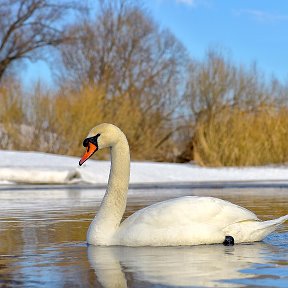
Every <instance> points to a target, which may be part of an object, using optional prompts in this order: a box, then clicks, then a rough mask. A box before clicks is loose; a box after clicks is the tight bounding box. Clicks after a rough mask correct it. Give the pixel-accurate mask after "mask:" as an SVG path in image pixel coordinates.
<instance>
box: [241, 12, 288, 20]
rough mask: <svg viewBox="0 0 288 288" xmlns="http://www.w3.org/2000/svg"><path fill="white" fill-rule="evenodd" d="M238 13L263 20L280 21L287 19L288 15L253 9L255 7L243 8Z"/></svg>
mask: <svg viewBox="0 0 288 288" xmlns="http://www.w3.org/2000/svg"><path fill="white" fill-rule="evenodd" d="M236 14H237V15H243V14H244V15H248V16H250V17H252V18H253V19H255V20H257V21H261V22H279V21H287V20H288V15H284V14H279V13H273V12H266V11H262V10H253V9H242V10H238V11H237V12H236Z"/></svg>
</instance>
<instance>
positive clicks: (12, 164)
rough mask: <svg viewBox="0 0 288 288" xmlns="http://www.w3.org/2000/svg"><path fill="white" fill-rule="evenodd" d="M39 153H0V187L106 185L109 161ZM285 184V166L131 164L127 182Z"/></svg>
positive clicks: (287, 179) (287, 180)
mask: <svg viewBox="0 0 288 288" xmlns="http://www.w3.org/2000/svg"><path fill="white" fill-rule="evenodd" d="M78 161H79V159H78V158H77V157H68V156H61V155H53V154H47V153H39V152H19V151H2V150H0V184H16V183H22V184H71V183H91V184H106V183H107V181H108V175H109V169H110V162H109V161H97V160H91V159H90V160H89V161H87V162H86V163H85V164H84V165H83V166H82V167H79V166H78ZM231 181H259V182H261V181H265V182H270V181H271V182H274V181H281V182H288V167H287V166H273V167H272V166H266V167H248V168H234V167H231V168H205V167H199V166H197V165H192V164H174V163H154V162H132V163H131V178H130V183H135V184H136V183H138V184H141V183H143V184H144V183H177V182H182V183H183V182H187V183H202V182H231Z"/></svg>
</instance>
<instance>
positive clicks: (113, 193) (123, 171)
mask: <svg viewBox="0 0 288 288" xmlns="http://www.w3.org/2000/svg"><path fill="white" fill-rule="evenodd" d="M110 154H111V168H110V175H109V181H108V187H107V191H106V193H105V196H104V198H103V201H102V203H101V206H100V208H99V211H98V212H97V214H96V216H95V218H94V220H93V222H92V223H91V225H90V228H89V230H88V235H87V238H88V239H87V240H88V243H91V244H96V245H101V244H102V245H105V244H106V245H107V244H110V242H109V241H110V239H111V238H112V237H113V234H114V233H115V232H116V231H117V229H118V227H119V225H120V222H121V219H122V216H123V214H124V212H125V209H126V202H127V192H128V185H129V176H130V154H129V145H128V142H127V139H126V137H125V135H124V134H122V135H121V137H120V139H119V141H118V142H117V143H116V144H115V145H114V146H112V147H111V148H110ZM92 238H93V239H92ZM95 241H96V243H95Z"/></svg>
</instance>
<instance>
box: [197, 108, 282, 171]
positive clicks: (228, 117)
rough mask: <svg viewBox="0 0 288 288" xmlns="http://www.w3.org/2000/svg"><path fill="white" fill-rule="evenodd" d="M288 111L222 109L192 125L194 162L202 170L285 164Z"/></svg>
mask: <svg viewBox="0 0 288 288" xmlns="http://www.w3.org/2000/svg"><path fill="white" fill-rule="evenodd" d="M287 139H288V109H287V108H281V109H276V108H275V107H274V106H272V105H263V106H261V107H258V109H257V111H242V110H240V109H239V108H231V107H226V108H223V109H222V110H221V112H219V113H217V114H215V115H214V116H213V117H211V118H210V119H200V120H199V121H198V123H197V124H196V130H195V135H194V141H193V149H194V152H193V153H194V155H193V156H194V159H195V160H196V162H198V163H200V164H202V165H206V166H248V165H265V164H272V163H285V162H287V161H288V142H287Z"/></svg>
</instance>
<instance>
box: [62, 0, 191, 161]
mask: <svg viewBox="0 0 288 288" xmlns="http://www.w3.org/2000/svg"><path fill="white" fill-rule="evenodd" d="M98 3H99V5H98V7H97V12H96V15H94V16H95V17H94V16H93V18H90V19H87V18H86V19H85V20H83V21H82V22H79V23H77V24H76V25H74V27H71V29H70V31H69V33H70V34H71V35H74V36H75V42H70V43H67V44H64V45H62V46H61V60H62V63H63V67H64V69H63V70H62V77H60V79H61V82H62V83H67V82H68V86H69V87H73V88H74V89H75V90H76V91H77V90H78V91H80V90H81V89H83V87H87V86H90V87H93V86H96V87H101V89H103V91H104V95H105V98H106V100H107V101H106V100H105V101H102V103H98V105H101V104H103V103H105V104H104V105H103V108H102V111H105V110H106V111H107V115H109V114H110V112H111V110H113V109H114V110H115V111H114V110H113V111H114V113H113V115H115V117H114V118H113V119H111V118H108V117H106V118H105V119H106V120H105V121H108V120H109V121H113V123H115V124H118V126H120V127H121V128H123V129H124V130H126V131H127V130H131V129H130V128H131V127H132V126H133V131H132V130H131V131H132V132H131V135H128V137H129V138H130V139H133V140H130V146H131V149H132V151H133V150H134V151H135V150H136V149H142V150H143V145H144V144H143V142H145V141H146V142H147V141H148V138H147V135H150V136H151V135H153V136H154V135H155V137H154V138H153V140H151V142H150V143H149V142H147V144H146V145H149V146H150V150H152V149H153V147H154V149H155V150H156V149H158V151H160V150H161V148H162V147H164V146H165V145H162V144H163V143H165V144H167V142H168V140H169V139H171V137H172V135H173V131H174V128H175V127H173V126H174V122H173V117H175V115H177V114H176V113H175V111H176V110H177V109H182V108H181V104H182V100H183V97H182V94H183V92H184V87H183V86H184V85H185V81H183V79H185V77H186V69H187V63H188V62H189V61H188V55H187V52H186V49H185V48H184V47H183V45H182V44H181V43H180V42H179V41H178V40H177V39H176V37H174V35H173V34H172V33H171V32H170V31H169V30H162V29H160V28H159V26H158V25H157V24H156V23H155V22H154V21H153V19H151V17H150V16H149V15H148V13H146V11H145V9H144V8H143V7H142V6H141V5H140V4H139V2H137V1H134V2H133V1H129V0H112V1H105V0H103V1H99V2H98ZM59 63H61V62H60V61H59ZM66 90H67V89H66ZM79 101H80V102H82V100H81V99H79ZM124 103H125V104H124ZM128 104H129V107H127V110H126V111H129V112H130V113H129V116H128V115H126V118H125V119H126V122H125V124H123V125H127V127H124V126H121V125H122V123H119V122H117V121H120V120H119V118H117V117H116V116H117V115H116V114H119V110H120V109H119V106H120V105H128ZM133 111H134V112H133ZM178 115H179V114H178ZM127 116H128V117H127ZM128 126H129V127H128ZM128 134H129V133H128ZM157 138H158V139H157ZM161 145H162V146H161ZM166 146H167V145H166ZM146 157H148V156H146Z"/></svg>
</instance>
